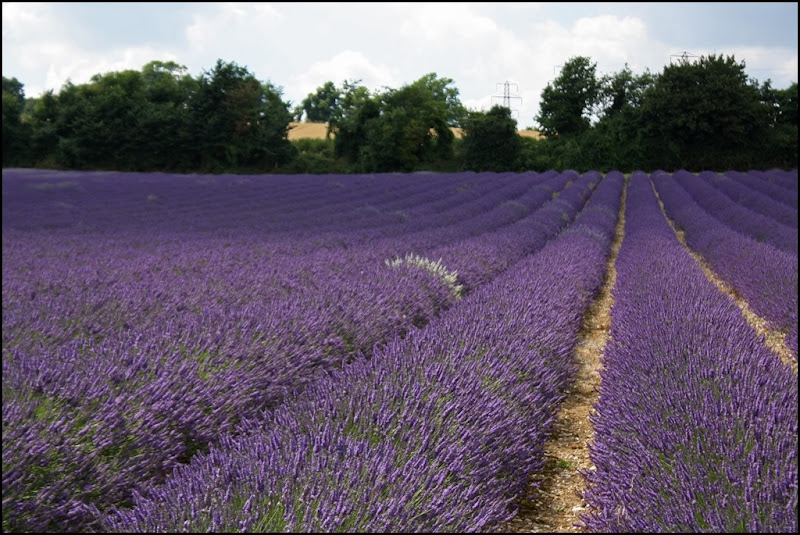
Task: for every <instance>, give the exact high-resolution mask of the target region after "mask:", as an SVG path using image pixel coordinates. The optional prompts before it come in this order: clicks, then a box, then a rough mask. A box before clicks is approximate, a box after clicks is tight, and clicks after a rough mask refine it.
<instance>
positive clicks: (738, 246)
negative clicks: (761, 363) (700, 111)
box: [652, 171, 798, 359]
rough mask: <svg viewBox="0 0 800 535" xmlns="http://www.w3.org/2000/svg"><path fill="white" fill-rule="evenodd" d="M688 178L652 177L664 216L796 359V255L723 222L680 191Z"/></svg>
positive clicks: (680, 175) (660, 174)
mask: <svg viewBox="0 0 800 535" xmlns="http://www.w3.org/2000/svg"><path fill="white" fill-rule="evenodd" d="M686 174H687V173H686V172H685V171H679V172H676V173H675V174H674V175H671V174H668V173H663V172H656V173H653V175H652V181H653V183H654V185H655V188H656V189H657V192H658V195H659V197H660V198H661V200H662V202H663V203H664V207H665V210H666V213H667V216H668V217H669V218H670V219H672V220H673V221H674V222H675V224H676V225H678V226H679V227H680V228H682V229H683V230H684V231H685V233H686V242H687V244H688V245H689V247H690V248H692V249H693V250H694V251H697V252H698V253H699V254H700V255H702V257H703V258H704V259H705V260H706V261H707V262H708V263H709V265H710V266H711V268H712V269H713V270H714V272H715V273H716V274H717V275H718V276H719V277H720V278H722V280H724V281H725V282H726V283H728V284H729V285H730V286H731V287H732V288H733V289H734V290H735V291H736V292H738V294H739V295H741V296H742V297H743V298H744V300H745V301H747V303H748V304H749V305H750V307H751V308H752V309H753V311H754V312H755V313H756V314H758V315H759V316H761V317H763V318H765V319H766V320H767V321H769V322H770V326H771V327H772V328H773V329H776V330H778V331H781V332H783V333H786V344H787V346H789V348H790V349H791V350H792V352H793V354H794V357H795V359H796V358H797V267H798V264H797V253H794V254H793V253H791V252H788V251H785V250H782V249H779V248H777V247H775V246H773V245H772V244H769V243H766V242H760V241H757V240H756V239H755V238H753V237H751V236H749V235H747V234H743V233H741V232H736V231H735V230H733V229H731V228H730V227H728V226H726V225H724V224H723V223H721V222H720V221H719V220H718V219H716V218H715V217H713V215H712V214H711V213H709V212H707V211H705V210H703V208H702V207H700V206H698V204H697V203H696V202H695V200H694V198H693V197H692V196H691V195H690V194H689V193H688V192H687V191H686V189H684V188H682V187H681V184H682V183H686V177H685V175H686ZM795 233H796V230H795Z"/></svg>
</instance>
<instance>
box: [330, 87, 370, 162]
mask: <svg viewBox="0 0 800 535" xmlns="http://www.w3.org/2000/svg"><path fill="white" fill-rule="evenodd" d="M380 112H381V111H380V103H379V99H378V96H377V95H374V96H373V95H371V94H370V91H369V89H367V88H366V87H365V86H363V85H361V80H345V81H344V82H343V84H342V90H341V93H340V96H339V99H338V100H337V105H336V107H335V108H334V109H333V112H332V113H331V116H330V119H329V120H328V135H330V134H333V135H334V136H335V137H334V145H333V146H334V154H335V155H336V156H337V157H340V158H345V159H346V160H348V161H350V162H357V161H358V158H359V153H360V150H361V147H362V146H364V144H365V143H366V136H367V133H366V124H367V122H368V121H370V120H371V119H374V118H376V117H378V116H380Z"/></svg>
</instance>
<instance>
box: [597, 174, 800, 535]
mask: <svg viewBox="0 0 800 535" xmlns="http://www.w3.org/2000/svg"><path fill="white" fill-rule="evenodd" d="M655 180H656V183H657V184H658V185H659V186H660V187H659V190H661V191H664V192H665V196H667V193H666V191H667V190H668V188H666V187H664V186H665V185H666V183H667V182H668V181H669V179H668V177H666V176H656V177H655ZM659 183H660V184H659ZM627 199H628V200H627V210H626V215H625V217H626V227H625V238H624V241H623V244H622V247H621V250H620V252H619V256H618V259H617V283H616V286H615V288H614V290H613V295H614V306H613V308H612V315H611V336H612V340H611V342H610V344H609V346H608V347H607V349H606V352H605V356H604V359H603V370H602V372H601V376H602V387H601V391H600V397H599V400H598V403H597V404H596V409H597V413H596V415H595V416H593V417H592V422H593V424H594V428H595V439H594V443H593V444H592V446H591V449H590V452H591V453H590V455H591V459H592V461H593V462H594V464H595V465H596V467H597V469H596V471H594V472H591V473H589V474H588V488H589V490H588V492H587V494H586V498H587V501H588V503H589V505H590V506H591V508H592V513H591V514H589V515H586V516H584V518H583V521H584V523H585V527H586V528H588V529H590V530H592V531H600V532H663V531H670V532H671V531H681V532H717V533H720V532H721V533H726V532H740V531H747V532H761V531H768V532H789V533H793V532H796V531H797V528H798V525H797V506H798V502H797V490H798V486H797V481H798V479H797V478H798V472H797V432H798V429H797V421H798V420H797V416H798V415H797V408H798V397H797V394H798V392H797V377H796V376H795V375H794V374H793V373H792V372H791V370H790V369H789V368H788V367H787V366H785V365H784V364H782V363H781V362H780V360H779V359H778V357H777V356H776V355H774V354H773V353H771V352H770V351H769V350H767V349H766V348H765V346H764V344H763V339H761V338H760V337H759V336H757V335H756V334H755V332H754V331H753V330H752V328H750V327H749V326H748V325H747V323H746V322H745V320H744V319H743V317H742V315H741V313H740V312H739V310H738V309H737V307H736V305H735V304H734V303H733V302H732V300H730V299H729V298H727V297H726V296H724V295H723V294H721V293H720V292H719V291H718V290H717V289H716V288H715V287H714V286H713V284H712V283H710V282H709V281H708V280H707V279H706V278H705V276H704V274H703V273H702V272H701V270H700V269H699V267H698V266H697V265H696V263H695V262H694V260H693V259H692V258H691V257H690V256H689V255H688V254H687V253H686V251H685V250H684V249H683V247H682V246H681V245H680V244H679V242H678V241H677V239H676V237H675V235H674V233H673V231H672V230H671V229H670V227H669V226H668V224H667V221H666V220H665V218H664V216H663V214H662V212H661V210H660V208H659V206H658V203H657V199H656V197H655V195H654V191H653V189H652V186H651V183H650V180H648V177H647V176H646V175H645V174H643V173H636V174H634V175H633V176H632V177H631V179H630V184H629V188H628V197H627ZM692 230H694V229H688V230H687V233H688V234H687V235H688V236H689V237H691V235H692ZM784 297H785V296H784Z"/></svg>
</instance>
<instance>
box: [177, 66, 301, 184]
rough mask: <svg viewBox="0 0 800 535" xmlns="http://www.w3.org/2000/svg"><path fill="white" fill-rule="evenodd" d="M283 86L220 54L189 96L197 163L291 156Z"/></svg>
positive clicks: (259, 162) (261, 161) (262, 161)
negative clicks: (258, 77) (221, 56)
mask: <svg viewBox="0 0 800 535" xmlns="http://www.w3.org/2000/svg"><path fill="white" fill-rule="evenodd" d="M281 93H282V92H281V90H280V88H278V87H276V86H274V85H272V84H270V83H261V82H259V81H258V80H257V79H256V77H255V76H254V75H253V74H251V73H250V72H249V71H248V70H247V68H246V67H242V66H239V65H237V64H236V63H235V62H230V63H226V62H224V61H222V60H221V59H220V60H217V63H216V65H215V66H214V68H213V69H212V70H211V71H208V72H204V73H203V74H202V75H201V76H200V77H199V79H198V80H197V89H196V91H195V92H194V94H193V96H192V98H191V99H190V100H189V103H188V107H189V113H190V116H191V117H190V120H189V124H190V125H191V127H192V131H193V133H194V136H195V137H194V140H195V143H194V146H195V157H196V160H195V162H196V164H197V165H198V166H199V167H200V168H203V169H211V170H220V169H224V170H235V169H239V168H242V167H244V168H248V169H264V168H268V169H270V168H273V167H275V166H276V165H279V164H281V163H284V162H287V161H289V160H291V159H292V158H293V157H294V156H295V155H296V149H295V148H294V146H293V145H292V144H291V143H290V142H289V140H288V128H289V122H290V121H291V118H292V117H291V113H290V112H289V104H287V103H285V102H284V101H283V100H282V98H281V96H282V95H281Z"/></svg>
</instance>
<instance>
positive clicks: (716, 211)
mask: <svg viewBox="0 0 800 535" xmlns="http://www.w3.org/2000/svg"><path fill="white" fill-rule="evenodd" d="M719 176H720V175H718V174H716V173H714V172H712V171H704V172H702V173H700V175H699V176H695V175H694V174H692V173H689V172H688V171H677V172H675V173H674V174H673V175H672V177H673V179H674V180H675V181H676V182H678V183H679V184H680V185H681V187H683V189H685V190H686V191H687V192H688V193H689V195H690V196H691V197H692V199H693V200H694V202H695V203H697V204H698V205H699V206H700V207H702V208H703V209H704V210H705V211H706V212H708V213H709V214H710V215H711V216H712V217H714V218H715V219H717V220H719V221H720V222H721V223H723V224H724V225H726V226H727V227H729V228H731V229H732V230H735V231H736V232H739V233H741V234H744V235H746V236H750V237H752V238H753V239H755V240H756V241H758V242H764V243H768V244H770V245H772V246H774V247H776V248H778V249H780V250H782V251H786V252H788V253H791V254H794V255H795V256H797V224H796V218H797V209H791V208H790V207H788V206H786V205H785V204H782V203H780V202H779V201H776V200H773V201H772V202H771V203H768V204H767V205H766V206H765V207H764V208H765V209H767V210H769V211H770V212H772V213H773V214H778V213H784V214H786V213H787V212H790V213H793V214H794V217H795V225H794V226H789V225H786V224H783V223H781V222H778V221H776V220H775V218H774V217H773V216H769V215H764V214H760V213H758V212H757V211H755V210H753V209H751V208H749V207H746V206H743V205H741V204H739V203H737V202H734V201H733V200H732V199H730V198H729V197H728V196H727V195H725V194H724V193H722V192H721V191H719V190H718V189H717V188H715V187H714V185H713V184H712V181H714V180H716V179H717V177H719ZM754 180H756V179H754ZM781 208H785V209H786V210H784V211H782V212H779V210H780V209H781Z"/></svg>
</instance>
